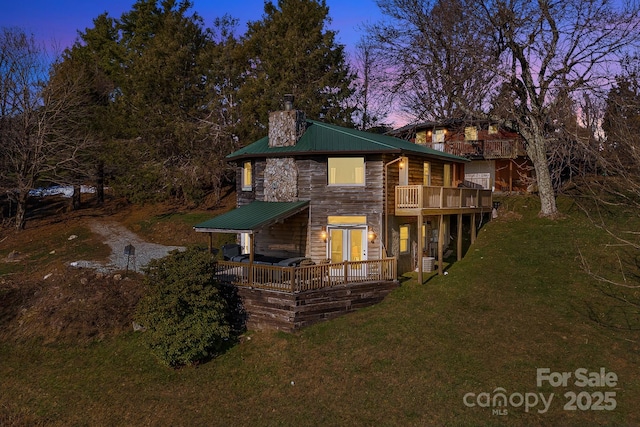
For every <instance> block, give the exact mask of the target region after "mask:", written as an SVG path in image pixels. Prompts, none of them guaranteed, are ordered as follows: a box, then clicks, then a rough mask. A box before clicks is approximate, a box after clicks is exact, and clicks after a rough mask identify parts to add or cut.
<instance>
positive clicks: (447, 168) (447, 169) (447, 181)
mask: <svg viewBox="0 0 640 427" xmlns="http://www.w3.org/2000/svg"><path fill="white" fill-rule="evenodd" d="M443 181H444V182H443V186H444V187H451V183H452V181H451V164H450V163H445V164H444V177H443Z"/></svg>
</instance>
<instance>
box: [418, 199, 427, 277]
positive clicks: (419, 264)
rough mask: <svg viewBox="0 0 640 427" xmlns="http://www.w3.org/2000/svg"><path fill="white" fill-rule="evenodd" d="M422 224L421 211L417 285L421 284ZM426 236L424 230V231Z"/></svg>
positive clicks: (419, 218)
mask: <svg viewBox="0 0 640 427" xmlns="http://www.w3.org/2000/svg"><path fill="white" fill-rule="evenodd" d="M423 222H424V220H423V217H422V211H420V213H419V214H418V283H420V284H422V251H423V248H422V243H423V241H422V223H423ZM425 234H426V230H425Z"/></svg>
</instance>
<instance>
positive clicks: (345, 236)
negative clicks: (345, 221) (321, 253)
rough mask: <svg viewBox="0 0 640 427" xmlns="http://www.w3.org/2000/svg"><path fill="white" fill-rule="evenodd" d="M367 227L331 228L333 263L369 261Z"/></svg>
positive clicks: (330, 251) (331, 257) (330, 256)
mask: <svg viewBox="0 0 640 427" xmlns="http://www.w3.org/2000/svg"><path fill="white" fill-rule="evenodd" d="M366 236H367V229H366V227H349V228H343V227H329V239H330V240H329V242H330V244H329V258H330V259H331V262H332V263H338V262H343V261H364V260H366V259H367V251H366V247H367V245H366V243H367V240H366Z"/></svg>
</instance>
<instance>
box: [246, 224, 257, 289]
mask: <svg viewBox="0 0 640 427" xmlns="http://www.w3.org/2000/svg"><path fill="white" fill-rule="evenodd" d="M254 252H255V242H254V239H253V233H249V274H248V275H247V280H248V281H249V283H248V285H249V286H252V285H253V253H254Z"/></svg>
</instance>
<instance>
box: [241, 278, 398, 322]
mask: <svg viewBox="0 0 640 427" xmlns="http://www.w3.org/2000/svg"><path fill="white" fill-rule="evenodd" d="M398 286H399V284H398V282H396V281H389V282H370V283H356V284H350V285H342V286H336V287H333V288H324V289H317V290H313V291H306V292H300V293H289V292H279V291H272V290H265V289H253V288H247V287H243V286H239V287H237V290H238V296H239V297H240V300H241V301H242V305H243V309H244V312H245V314H246V326H247V328H248V329H250V330H256V329H258V330H260V329H269V330H273V329H275V330H281V331H287V332H293V331H296V330H298V329H300V328H303V327H305V326H309V325H312V324H314V323H317V322H321V321H325V320H329V319H333V318H336V317H338V316H342V315H344V314H346V313H349V312H352V311H355V310H357V309H359V308H363V307H368V306H370V305H373V304H377V303H379V302H380V301H382V300H383V299H384V298H385V297H386V296H387V295H388V294H389V293H390V292H391V291H392V290H394V289H395V288H397V287H398Z"/></svg>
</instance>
